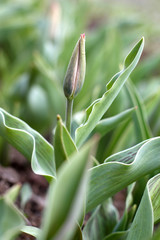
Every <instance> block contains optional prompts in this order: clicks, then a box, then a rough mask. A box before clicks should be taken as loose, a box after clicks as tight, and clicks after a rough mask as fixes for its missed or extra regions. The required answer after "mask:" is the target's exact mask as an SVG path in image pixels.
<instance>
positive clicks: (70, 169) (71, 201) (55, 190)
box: [39, 141, 93, 240]
mask: <svg viewBox="0 0 160 240" xmlns="http://www.w3.org/2000/svg"><path fill="white" fill-rule="evenodd" d="M91 145H93V141H91V142H89V143H87V145H85V146H84V147H83V148H82V149H81V150H80V151H79V152H76V153H75V154H73V155H72V156H71V158H70V159H69V161H67V162H65V163H64V164H63V165H62V166H61V168H59V171H58V174H57V181H56V182H55V181H53V182H52V184H51V185H50V189H49V195H48V200H47V208H46V211H45V215H44V219H43V226H42V235H41V236H40V238H39V239H40V240H50V239H53V238H54V239H56V240H58V239H72V234H73V233H74V230H75V228H76V220H77V219H78V217H79V216H80V214H81V212H82V211H83V204H84V200H85V199H84V198H85V191H86V186H87V179H88V177H87V176H88V171H87V166H88V158H89V153H90V149H91Z"/></svg>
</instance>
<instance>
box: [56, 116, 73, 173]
mask: <svg viewBox="0 0 160 240" xmlns="http://www.w3.org/2000/svg"><path fill="white" fill-rule="evenodd" d="M54 147H55V151H54V152H55V162H56V168H57V169H58V168H59V167H60V166H61V164H62V163H63V162H64V161H65V160H68V158H69V156H70V155H72V154H73V153H74V152H76V151H77V148H76V146H75V144H74V142H73V140H72V138H71V136H70V134H69V132H68V130H67V129H66V127H65V125H64V124H63V122H62V119H61V117H60V116H59V115H58V116H57V127H56V131H55V140H54Z"/></svg>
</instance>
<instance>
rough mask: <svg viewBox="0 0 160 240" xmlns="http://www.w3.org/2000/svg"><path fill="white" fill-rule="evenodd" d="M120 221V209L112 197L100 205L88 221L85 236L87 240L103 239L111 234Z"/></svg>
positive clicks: (84, 231)
mask: <svg viewBox="0 0 160 240" xmlns="http://www.w3.org/2000/svg"><path fill="white" fill-rule="evenodd" d="M117 222H118V211H117V210H116V208H115V207H114V205H113V204H112V201H111V199H109V200H108V201H107V202H104V203H103V204H101V205H99V206H98V207H97V208H96V209H95V211H94V212H93V214H92V215H91V217H90V218H89V220H88V221H87V223H86V225H85V227H84V230H83V236H84V239H85V240H90V239H92V240H97V239H103V238H104V237H105V236H106V235H108V234H110V233H111V232H112V231H113V229H114V227H115V225H116V224H117Z"/></svg>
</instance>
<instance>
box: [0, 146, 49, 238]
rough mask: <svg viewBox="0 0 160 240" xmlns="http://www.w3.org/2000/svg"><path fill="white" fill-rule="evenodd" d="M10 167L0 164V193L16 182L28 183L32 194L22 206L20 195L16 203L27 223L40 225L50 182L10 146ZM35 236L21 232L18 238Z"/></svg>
mask: <svg viewBox="0 0 160 240" xmlns="http://www.w3.org/2000/svg"><path fill="white" fill-rule="evenodd" d="M9 155H10V159H11V160H10V163H9V167H2V166H1V165H0V195H3V194H4V193H5V192H6V191H7V190H8V189H9V188H10V187H12V186H13V185H15V184H18V183H20V184H21V185H23V184H24V183H28V184H29V185H30V187H31V189H32V196H31V198H30V199H29V200H28V202H27V203H26V205H25V206H24V209H22V208H21V198H20V196H19V197H18V199H17V201H16V205H17V206H18V208H20V209H21V211H22V212H24V214H25V216H26V217H27V219H28V221H27V225H30V226H35V227H40V225H41V216H42V212H43V208H44V205H45V196H46V192H47V189H48V183H47V181H46V179H45V178H44V177H42V176H39V175H36V174H34V173H33V171H32V170H31V167H30V163H29V162H28V161H27V160H26V159H25V158H24V157H23V156H22V155H21V154H20V153H19V152H17V151H16V150H15V149H13V148H10V154H9ZM33 239H35V238H34V237H32V236H30V235H28V234H21V235H20V236H18V238H17V239H16V240H33Z"/></svg>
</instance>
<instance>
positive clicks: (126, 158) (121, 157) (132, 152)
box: [104, 141, 147, 164]
mask: <svg viewBox="0 0 160 240" xmlns="http://www.w3.org/2000/svg"><path fill="white" fill-rule="evenodd" d="M145 142H147V141H143V142H141V143H139V144H137V145H135V146H133V147H131V148H128V149H126V150H124V151H121V152H119V153H115V154H113V155H111V156H110V157H108V158H107V159H106V160H105V161H104V162H121V163H125V164H129V163H132V162H133V160H134V158H135V156H136V154H137V152H138V150H139V149H140V148H141V146H142V145H143V144H144V143H145Z"/></svg>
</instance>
